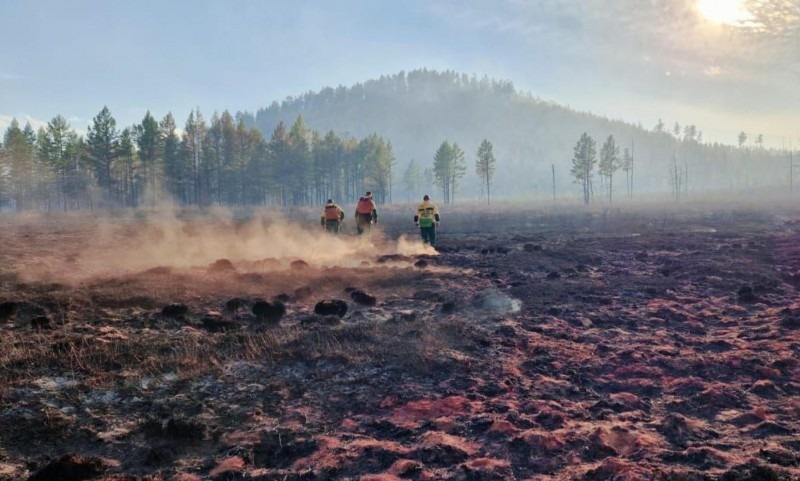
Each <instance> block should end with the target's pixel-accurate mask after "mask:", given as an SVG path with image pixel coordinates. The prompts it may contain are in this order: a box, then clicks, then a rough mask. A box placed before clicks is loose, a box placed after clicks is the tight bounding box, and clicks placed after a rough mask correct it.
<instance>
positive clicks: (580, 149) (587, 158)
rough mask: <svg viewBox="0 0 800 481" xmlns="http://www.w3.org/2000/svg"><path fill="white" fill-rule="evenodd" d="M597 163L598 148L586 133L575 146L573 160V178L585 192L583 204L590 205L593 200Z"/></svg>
mask: <svg viewBox="0 0 800 481" xmlns="http://www.w3.org/2000/svg"><path fill="white" fill-rule="evenodd" d="M596 163H597V146H596V143H595V141H594V139H593V138H591V137H590V136H589V134H587V133H586V132H584V133H583V135H581V138H580V140H578V143H577V144H575V153H574V156H573V158H572V170H571V172H572V176H573V177H575V182H576V183H577V184H580V186H581V188H582V190H583V203H584V204H587V205H588V204H589V202H591V199H592V195H593V190H592V171H593V170H594V166H595V164H596Z"/></svg>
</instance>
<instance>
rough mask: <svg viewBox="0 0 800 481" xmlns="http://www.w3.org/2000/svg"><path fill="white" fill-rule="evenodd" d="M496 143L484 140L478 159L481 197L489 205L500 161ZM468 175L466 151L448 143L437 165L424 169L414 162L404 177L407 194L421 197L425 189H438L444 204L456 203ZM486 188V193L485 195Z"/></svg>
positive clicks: (440, 151) (442, 147)
mask: <svg viewBox="0 0 800 481" xmlns="http://www.w3.org/2000/svg"><path fill="white" fill-rule="evenodd" d="M493 148H494V147H493V145H492V143H491V142H490V141H489V140H487V139H483V141H482V142H481V144H480V146H479V147H478V151H477V153H476V155H475V174H476V175H477V176H478V178H479V179H480V184H481V195H480V197H483V196H484V193H485V195H486V203H487V204H488V203H491V196H490V193H491V183H492V177H493V176H494V171H495V163H496V159H495V157H494V152H493ZM466 172H467V161H466V157H465V154H464V150H463V149H462V148H461V147H459V145H458V144H457V143H455V142H453V143H452V144H451V143H450V142H449V141H447V140H445V141H444V142H442V144H441V145H440V146H439V148H438V149H437V150H436V153H435V154H434V156H433V165H432V166H431V167H428V168H425V169H422V167H421V166H420V165H419V164H418V163H417V161H416V160H414V159H411V161H410V162H409V163H408V166H407V167H406V170H405V173H404V174H403V186H404V187H405V188H406V191H407V192H408V193H409V194H411V195H413V196H414V197H415V198H416V197H418V193H419V192H420V190H422V188H423V187H425V186H436V187H438V188H440V189H441V191H442V202H444V203H445V204H451V203H453V202H455V195H456V190H457V188H458V186H459V182H460V179H461V178H462V177H464V175H465V174H466ZM484 187H485V191H484Z"/></svg>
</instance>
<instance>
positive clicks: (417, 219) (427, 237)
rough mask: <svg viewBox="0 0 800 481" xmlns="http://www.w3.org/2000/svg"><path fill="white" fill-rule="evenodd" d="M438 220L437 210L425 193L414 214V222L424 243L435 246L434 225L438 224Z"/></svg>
mask: <svg viewBox="0 0 800 481" xmlns="http://www.w3.org/2000/svg"><path fill="white" fill-rule="evenodd" d="M439 220H440V218H439V210H438V209H437V208H436V206H435V205H433V203H432V202H431V198H430V197H429V196H428V195H427V194H425V196H424V197H423V198H422V203H421V204H420V205H419V206H418V207H417V213H416V215H415V216H414V223H415V224H416V225H417V227H419V232H420V235H422V242H423V243H424V244H430V245H431V247H436V226H438V225H439Z"/></svg>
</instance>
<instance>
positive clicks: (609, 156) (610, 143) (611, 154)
mask: <svg viewBox="0 0 800 481" xmlns="http://www.w3.org/2000/svg"><path fill="white" fill-rule="evenodd" d="M619 167H620V160H619V147H617V144H616V143H615V142H614V136H613V135H609V136H608V139H606V141H605V143H604V144H603V147H602V148H601V149H600V162H599V163H598V164H597V173H598V174H599V175H600V176H601V177H603V178H605V179H606V188H607V189H608V203H609V204H610V203H611V202H612V194H613V192H614V172H616V171H617V170H618V169H619Z"/></svg>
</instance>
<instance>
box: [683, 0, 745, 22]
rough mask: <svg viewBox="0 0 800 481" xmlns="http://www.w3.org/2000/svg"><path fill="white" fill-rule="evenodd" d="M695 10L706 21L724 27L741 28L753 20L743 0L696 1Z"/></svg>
mask: <svg viewBox="0 0 800 481" xmlns="http://www.w3.org/2000/svg"><path fill="white" fill-rule="evenodd" d="M697 9H698V10H699V11H700V14H701V15H703V17H705V18H706V20H708V21H710V22H714V23H719V24H724V25H733V26H737V27H742V26H746V25H747V23H748V22H751V21H752V20H753V15H752V14H751V13H750V12H749V11H748V10H747V8H745V6H744V0H697Z"/></svg>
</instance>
